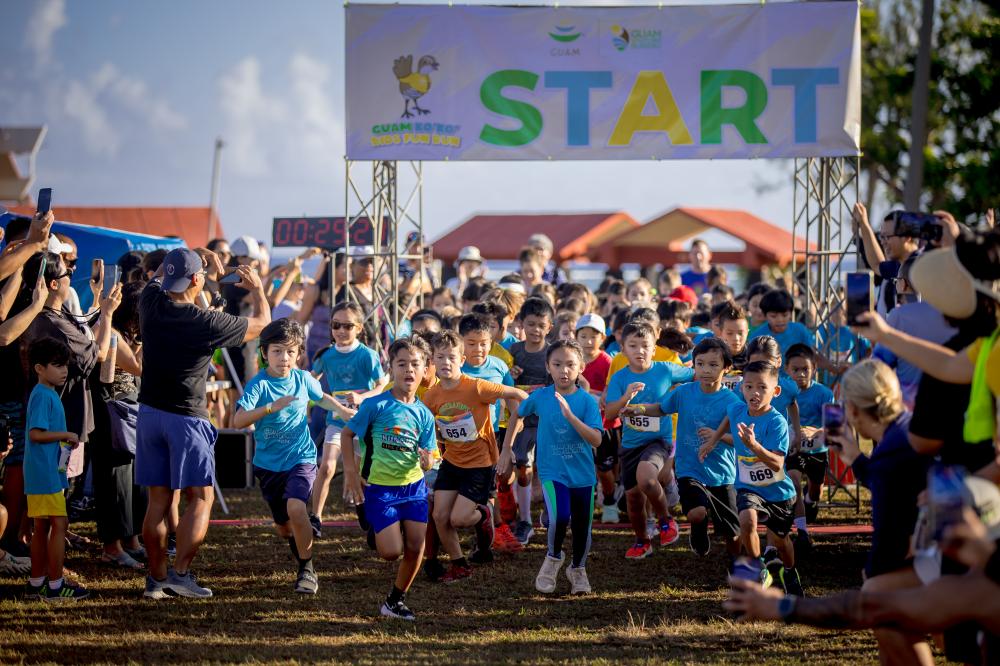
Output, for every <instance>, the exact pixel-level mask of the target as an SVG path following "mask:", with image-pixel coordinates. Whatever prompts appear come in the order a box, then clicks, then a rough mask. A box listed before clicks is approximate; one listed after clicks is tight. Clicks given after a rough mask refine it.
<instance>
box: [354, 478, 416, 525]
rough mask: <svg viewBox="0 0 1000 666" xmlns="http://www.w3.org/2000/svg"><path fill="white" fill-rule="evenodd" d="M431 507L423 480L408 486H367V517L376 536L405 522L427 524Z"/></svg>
mask: <svg viewBox="0 0 1000 666" xmlns="http://www.w3.org/2000/svg"><path fill="white" fill-rule="evenodd" d="M428 511H430V505H429V504H428V502H427V484H426V483H424V480H423V479H420V480H419V481H414V482H413V483H411V484H409V485H407V486H378V485H374V484H372V485H368V486H365V516H366V517H367V518H368V522H370V523H371V526H372V529H374V530H375V534H378V533H379V532H381V531H382V530H384V529H385V528H387V527H389V526H390V525H395V524H396V523H400V522H402V521H404V520H412V521H414V522H417V523H426V522H427V513H428Z"/></svg>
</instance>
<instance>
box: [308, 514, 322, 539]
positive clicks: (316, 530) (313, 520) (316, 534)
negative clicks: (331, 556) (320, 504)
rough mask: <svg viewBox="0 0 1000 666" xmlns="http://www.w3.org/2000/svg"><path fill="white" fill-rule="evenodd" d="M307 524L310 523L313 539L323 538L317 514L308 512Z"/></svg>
mask: <svg viewBox="0 0 1000 666" xmlns="http://www.w3.org/2000/svg"><path fill="white" fill-rule="evenodd" d="M309 524H310V525H312V528H313V538H314V539H321V538H323V523H321V522H320V520H319V516H317V515H316V514H315V513H310V514H309Z"/></svg>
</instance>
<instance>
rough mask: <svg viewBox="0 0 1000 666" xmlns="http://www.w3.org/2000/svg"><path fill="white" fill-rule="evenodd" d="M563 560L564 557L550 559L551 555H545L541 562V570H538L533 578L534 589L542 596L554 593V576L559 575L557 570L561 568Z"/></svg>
mask: <svg viewBox="0 0 1000 666" xmlns="http://www.w3.org/2000/svg"><path fill="white" fill-rule="evenodd" d="M565 560H566V557H565V556H563V557H552V556H551V555H546V556H545V560H543V561H542V568H541V569H539V570H538V575H537V576H535V589H536V590H538V591H539V592H542V593H543V594H552V593H553V592H555V591H556V576H558V575H559V570H560V569H561V568H562V565H563V562H565Z"/></svg>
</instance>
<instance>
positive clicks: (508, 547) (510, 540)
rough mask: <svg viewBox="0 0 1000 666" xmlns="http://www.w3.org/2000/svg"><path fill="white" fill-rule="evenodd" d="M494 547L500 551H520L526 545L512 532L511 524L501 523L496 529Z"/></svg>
mask: <svg viewBox="0 0 1000 666" xmlns="http://www.w3.org/2000/svg"><path fill="white" fill-rule="evenodd" d="M493 549H494V550H496V551H497V552H499V553H519V552H521V551H522V550H524V546H522V545H521V542H520V541H518V540H517V538H516V537H515V536H514V533H513V532H511V530H510V525H508V524H507V523H500V525H499V526H497V528H496V530H495V531H494V536H493Z"/></svg>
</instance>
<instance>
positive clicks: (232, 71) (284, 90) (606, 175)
mask: <svg viewBox="0 0 1000 666" xmlns="http://www.w3.org/2000/svg"><path fill="white" fill-rule="evenodd" d="M579 4H584V3H579ZM654 4H655V3H654ZM671 4H672V3H671ZM0 16H2V19H3V20H2V23H3V25H4V26H5V28H6V30H5V33H6V34H7V35H8V39H7V40H6V45H5V57H4V59H3V61H2V62H0V89H3V90H4V91H5V93H6V94H5V102H6V103H5V105H4V108H3V110H2V111H0V124H2V125H35V124H41V123H45V124H47V125H48V127H49V133H48V137H47V139H46V141H45V144H44V146H43V148H42V151H41V153H40V155H39V159H38V165H37V166H38V169H37V173H38V181H37V183H36V185H37V186H38V187H42V186H50V187H53V188H54V202H53V203H54V206H55V207H56V208H58V205H59V204H60V203H63V204H67V205H68V204H77V205H100V204H104V205H137V206H138V205H207V203H208V200H209V190H210V176H211V166H212V153H213V144H214V141H215V137H216V136H221V137H223V139H224V140H225V141H226V144H227V146H226V149H225V151H224V153H223V171H222V188H221V196H220V204H219V209H220V214H221V217H222V222H223V225H224V227H225V229H226V233H227V235H228V236H230V237H235V236H237V235H239V234H241V233H250V234H253V235H254V236H256V237H258V238H265V239H270V235H271V219H272V218H273V217H275V216H281V215H298V214H303V213H305V214H309V215H331V214H332V215H338V214H341V213H342V212H343V208H344V161H343V152H344V136H343V132H344V128H343V121H344V107H343V98H344V94H345V93H344V75H343V51H344V9H343V5H342V4H341V3H336V2H331V1H329V0H326V1H324V2H320V1H316V0H288V1H285V2H277V1H274V0H271V1H265V0H239V1H237V0H213V1H211V2H204V1H202V2H193V1H191V0H174V1H172V2H135V1H126V0H99V1H97V0H95V1H93V2H65V1H64V0H35V1H26V0H5V2H4V3H3V9H2V10H0ZM11 35H18V36H22V37H23V39H22V40H19V41H18V40H13V39H11V38H10V36H11ZM12 44H15V46H14V47H13V51H12V46H11V45H12ZM362 172H363V173H364V171H362ZM791 181H792V164H791V162H789V161H774V162H764V161H754V162H733V161H717V162H705V161H676V162H603V163H594V162H579V163H567V162H563V163H526V162H519V163H466V164H457V163H451V164H446V163H425V165H424V226H425V231H426V233H427V235H428V236H429V237H430V238H432V239H433V238H435V237H437V236H439V235H441V234H442V233H443V232H444V231H445V230H447V229H448V228H450V227H452V226H454V225H456V224H458V223H459V222H461V221H462V220H463V219H464V218H466V217H467V216H469V215H470V214H472V213H474V212H500V211H529V212H531V211H583V210H616V209H622V210H626V211H628V212H630V213H631V214H632V215H634V216H635V217H636V218H637V219H639V220H640V221H645V220H646V219H649V218H651V217H652V216H654V215H656V214H658V213H660V212H662V211H665V210H668V209H670V208H673V207H675V206H678V205H688V206H711V207H724V208H743V209H746V210H749V211H751V212H752V213H754V214H756V215H759V216H760V217H762V218H764V219H766V220H768V221H771V222H773V223H774V224H778V225H780V226H783V227H787V228H790V227H791V219H792V191H791ZM484 244H485V243H484ZM485 245H488V244H485ZM484 253H485V254H487V255H488V249H486V248H484Z"/></svg>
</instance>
